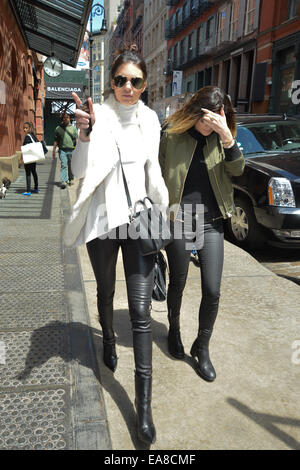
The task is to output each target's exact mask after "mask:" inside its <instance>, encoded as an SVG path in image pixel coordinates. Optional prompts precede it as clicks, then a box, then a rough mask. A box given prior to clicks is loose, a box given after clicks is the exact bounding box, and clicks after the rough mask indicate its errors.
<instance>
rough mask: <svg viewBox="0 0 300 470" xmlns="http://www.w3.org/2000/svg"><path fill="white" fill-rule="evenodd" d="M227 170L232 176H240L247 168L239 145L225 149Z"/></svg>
mask: <svg viewBox="0 0 300 470" xmlns="http://www.w3.org/2000/svg"><path fill="white" fill-rule="evenodd" d="M224 153H225V169H226V172H227V173H228V174H229V175H230V176H240V175H241V174H242V173H243V171H244V168H245V158H244V156H243V154H242V152H241V151H240V149H239V148H238V146H237V144H236V143H235V145H234V146H233V147H232V148H229V149H225V148H224Z"/></svg>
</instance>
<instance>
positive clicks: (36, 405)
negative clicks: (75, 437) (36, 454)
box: [0, 388, 69, 450]
mask: <svg viewBox="0 0 300 470" xmlns="http://www.w3.org/2000/svg"><path fill="white" fill-rule="evenodd" d="M67 401H69V398H68V396H67V392H66V391H65V390H64V389H61V388H59V389H57V390H40V391H28V392H24V391H23V392H13V393H0V422H1V427H0V449H6V450H17V449H20V450H60V449H66V448H68V444H69V442H68V433H67V431H66V430H67V428H68V416H67V406H66V402H67Z"/></svg>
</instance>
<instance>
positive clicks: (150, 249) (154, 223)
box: [117, 144, 171, 256]
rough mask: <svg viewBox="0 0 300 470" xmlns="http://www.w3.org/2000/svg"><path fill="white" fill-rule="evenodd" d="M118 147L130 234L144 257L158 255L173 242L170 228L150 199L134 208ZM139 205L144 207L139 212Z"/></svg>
mask: <svg viewBox="0 0 300 470" xmlns="http://www.w3.org/2000/svg"><path fill="white" fill-rule="evenodd" d="M117 147H118V151H119V158H120V164H121V169H122V174H123V181H124V186H125V192H126V197H127V203H128V207H129V210H130V216H129V222H130V223H129V227H128V234H129V236H130V237H131V238H132V239H136V240H137V242H138V244H139V247H140V250H141V253H142V255H143V256H147V255H152V254H155V253H158V252H159V251H160V250H161V249H162V248H164V247H165V246H166V245H167V244H168V243H169V242H170V241H171V232H170V227H169V225H168V223H167V222H166V221H165V220H164V218H163V216H162V213H161V211H160V210H159V206H158V205H157V204H154V203H153V201H152V200H151V199H150V198H149V197H145V198H144V199H143V200H139V201H137V202H136V203H135V205H134V207H133V206H132V201H131V197H130V194H129V190H128V185H127V181H126V177H125V173H124V169H123V164H122V160H121V153H120V149H119V146H118V144H117ZM147 204H148V205H147ZM139 205H140V206H142V207H143V209H142V210H139V212H138V211H137V208H138V206H139Z"/></svg>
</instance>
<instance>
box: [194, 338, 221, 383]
mask: <svg viewBox="0 0 300 470" xmlns="http://www.w3.org/2000/svg"><path fill="white" fill-rule="evenodd" d="M211 335H212V330H200V331H199V333H198V337H197V338H196V339H195V341H194V343H193V346H192V348H191V356H192V357H193V358H194V359H195V360H196V362H197V365H196V371H197V373H198V374H199V375H200V377H201V378H202V379H204V380H206V381H207V382H213V381H214V380H215V378H216V372H215V369H214V366H213V365H212V363H211V360H210V357H209V349H208V346H209V340H210V337H211Z"/></svg>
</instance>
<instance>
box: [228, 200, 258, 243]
mask: <svg viewBox="0 0 300 470" xmlns="http://www.w3.org/2000/svg"><path fill="white" fill-rule="evenodd" d="M235 207H236V213H235V215H233V216H232V217H231V218H230V219H228V221H227V230H228V234H229V237H230V239H231V240H232V241H234V243H236V244H237V245H238V246H240V247H241V248H246V249H251V250H254V249H257V248H261V247H262V246H263V245H264V244H265V242H266V235H265V233H264V230H263V227H261V226H260V225H259V224H258V223H257V221H256V218H255V215H254V210H253V207H252V206H251V204H250V203H249V202H248V201H246V200H245V199H244V198H241V197H237V198H236V199H235Z"/></svg>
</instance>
